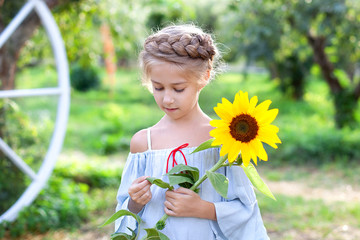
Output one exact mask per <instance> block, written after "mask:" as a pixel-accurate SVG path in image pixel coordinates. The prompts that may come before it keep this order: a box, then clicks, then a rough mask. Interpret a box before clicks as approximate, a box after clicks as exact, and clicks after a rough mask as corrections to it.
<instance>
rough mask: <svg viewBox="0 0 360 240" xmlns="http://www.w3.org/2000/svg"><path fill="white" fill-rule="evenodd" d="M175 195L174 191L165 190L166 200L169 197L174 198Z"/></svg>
mask: <svg viewBox="0 0 360 240" xmlns="http://www.w3.org/2000/svg"><path fill="white" fill-rule="evenodd" d="M176 197H177V193H175V192H174V191H166V193H165V198H166V199H167V200H169V199H172V200H175V199H176Z"/></svg>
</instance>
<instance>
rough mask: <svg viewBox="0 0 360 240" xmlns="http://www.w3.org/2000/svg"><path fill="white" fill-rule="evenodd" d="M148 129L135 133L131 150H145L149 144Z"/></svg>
mask: <svg viewBox="0 0 360 240" xmlns="http://www.w3.org/2000/svg"><path fill="white" fill-rule="evenodd" d="M146 135H147V130H146V129H143V130H140V131H138V132H137V133H135V134H134V136H133V137H132V138H131V142H130V152H132V153H139V152H145V151H146V150H147V148H148V146H147V136H146Z"/></svg>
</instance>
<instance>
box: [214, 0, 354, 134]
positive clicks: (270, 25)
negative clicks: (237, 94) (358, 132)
mask: <svg viewBox="0 0 360 240" xmlns="http://www.w3.org/2000/svg"><path fill="white" fill-rule="evenodd" d="M230 8H231V9H232V10H233V13H232V14H231V13H230V16H227V15H226V16H225V17H224V18H223V22H222V23H223V24H224V23H227V24H228V25H229V26H231V31H229V29H226V30H224V31H221V33H222V34H221V35H220V36H222V38H223V40H224V42H225V43H226V42H228V41H229V39H231V38H232V39H233V40H232V41H231V40H230V41H229V42H230V43H231V44H232V45H230V47H233V48H237V49H238V51H235V52H234V54H235V55H234V56H233V57H231V59H236V57H237V56H239V55H243V56H245V58H246V60H247V62H249V63H251V62H254V61H259V62H261V63H263V64H264V65H265V66H266V67H267V68H268V69H269V71H270V72H271V73H272V76H273V77H280V81H282V82H283V84H282V87H283V88H284V87H285V88H288V87H290V89H289V90H287V91H289V92H293V93H294V97H295V98H297V99H298V98H299V96H301V94H302V92H303V91H302V89H303V88H304V80H305V77H306V76H307V75H308V73H309V71H310V66H311V64H312V60H311V59H312V58H314V60H315V62H316V63H317V64H318V65H319V66H320V69H321V72H322V76H323V79H324V80H325V81H326V82H327V83H328V86H329V89H330V90H331V93H332V95H333V96H334V98H333V102H334V106H335V109H336V114H335V115H336V116H335V120H336V123H337V126H338V127H344V126H349V125H351V124H354V123H355V118H354V117H353V116H354V109H356V108H355V107H353V108H349V107H348V105H347V104H348V103H350V106H356V105H357V101H358V99H359V97H360V82H359V77H358V76H356V75H355V69H356V67H355V66H356V64H357V61H358V59H359V56H360V48H359V47H358V45H359V42H360V39H359V36H358V34H356V33H357V31H358V30H357V29H358V28H359V18H358V16H359V15H360V14H359V12H360V8H359V5H357V4H355V2H354V1H351V0H347V1H344V0H326V1H296V0H293V1H284V0H277V1H270V0H265V1H262V0H258V1H248V0H242V1H237V2H232V3H231V5H230ZM336 69H341V70H343V71H344V72H345V73H346V76H345V78H344V79H339V77H337V76H336V71H335V70H336ZM281 72H282V73H281ZM284 76H291V81H289V80H287V79H286V78H284ZM288 83H290V84H288ZM298 89H300V91H299V92H297V90H298ZM338 94H339V95H341V96H344V95H346V96H349V97H348V98H346V99H347V100H346V103H347V104H345V103H344V102H343V101H342V100H339V99H340V98H339V97H338V96H337V95H338ZM349 110H350V111H349ZM340 115H341V116H344V115H346V116H344V117H341V118H339V116H340Z"/></svg>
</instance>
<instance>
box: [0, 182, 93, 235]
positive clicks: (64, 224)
mask: <svg viewBox="0 0 360 240" xmlns="http://www.w3.org/2000/svg"><path fill="white" fill-rule="evenodd" d="M87 191H88V186H87V185H85V184H76V183H74V182H72V181H70V180H67V179H62V178H58V177H53V178H51V179H50V180H49V183H48V187H47V188H45V189H44V190H42V191H41V193H40V194H39V196H38V198H37V199H36V200H35V201H34V203H33V204H32V205H31V206H29V207H28V208H25V209H24V210H23V211H22V212H20V213H19V216H18V218H17V220H16V221H14V222H12V223H7V222H3V223H1V224H0V228H5V229H8V231H9V234H10V236H12V237H18V236H20V235H23V234H24V233H25V232H45V231H48V230H50V229H57V228H75V227H77V226H79V225H80V223H81V222H82V221H84V219H86V217H87V215H88V210H89V199H88V198H87V196H86V195H85V193H86V192H87ZM0 237H1V236H0Z"/></svg>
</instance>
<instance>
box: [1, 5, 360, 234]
mask: <svg viewBox="0 0 360 240" xmlns="http://www.w3.org/2000/svg"><path fill="white" fill-rule="evenodd" d="M25 2H26V1H25V0H16V1H12V0H1V1H0V31H3V30H4V28H5V27H6V26H7V24H9V22H10V21H11V19H12V18H13V17H14V16H15V15H16V13H17V12H18V11H19V9H20V8H21V7H22V6H23V5H24V3H25ZM45 2H46V3H47V4H48V5H49V7H50V8H51V11H52V13H53V15H54V17H55V20H56V21H57V24H58V25H59V28H60V31H61V34H62V37H63V39H64V43H65V47H66V52H67V57H68V60H69V64H70V79H71V87H72V90H71V107H70V115H69V121H68V126H67V132H66V138H65V141H64V145H63V149H62V152H61V155H60V157H59V159H58V161H57V163H56V167H55V169H54V172H53V174H52V176H51V177H50V179H49V181H48V184H47V187H46V188H44V189H43V190H42V191H41V193H40V194H39V196H38V197H37V198H36V200H35V201H34V202H33V204H31V206H30V207H28V208H25V209H24V210H23V211H22V212H21V213H20V214H19V217H18V218H17V219H16V221H15V222H12V223H6V222H3V223H1V224H0V239H1V238H3V239H109V236H110V234H111V233H112V232H113V226H112V225H111V226H108V227H105V228H101V229H100V228H98V226H99V225H101V224H102V223H103V222H104V221H105V220H106V219H107V218H108V217H110V216H111V215H112V214H113V213H114V211H115V206H116V193H117V188H118V186H119V184H120V181H121V172H122V168H123V166H124V163H125V160H126V157H127V154H128V152H129V143H130V139H131V136H132V135H133V134H134V133H135V132H136V131H138V130H140V129H143V128H146V127H148V126H150V125H152V124H154V123H156V122H157V121H158V120H159V119H160V118H161V117H162V115H163V113H162V112H161V111H160V110H159V109H158V108H157V106H156V103H155V101H154V100H153V98H152V95H151V94H150V93H149V92H148V91H147V90H146V89H145V88H144V87H142V86H141V83H140V72H139V70H138V63H137V56H138V53H139V51H140V49H141V46H142V42H143V40H144V39H145V37H146V36H147V35H148V34H149V33H151V32H152V31H153V30H156V29H159V28H161V27H163V26H166V25H168V24H171V23H195V24H196V25H198V26H200V27H202V28H203V29H204V30H206V31H207V32H209V33H211V34H212V35H213V36H214V38H215V39H216V42H217V43H218V47H219V49H220V50H221V52H222V55H223V60H224V63H225V67H224V71H223V72H222V73H221V74H219V75H218V76H217V78H216V79H215V80H214V81H213V82H212V83H210V84H209V85H208V86H207V87H206V88H205V89H204V90H203V92H202V94H201V96H200V105H201V107H202V109H203V110H204V111H205V112H206V113H207V114H208V115H209V116H211V117H212V118H217V116H216V115H215V113H214V111H213V107H214V106H215V105H216V104H217V103H218V102H220V101H221V98H222V97H225V98H227V99H228V100H230V101H232V100H233V96H234V94H235V93H236V92H238V91H239V90H243V91H247V92H249V95H250V96H254V95H256V96H258V98H259V101H260V102H261V101H264V100H266V99H271V100H272V104H271V105H270V108H278V109H279V115H278V117H277V119H276V120H275V122H274V124H275V125H277V126H279V128H280V132H279V134H278V135H279V137H280V139H281V140H282V142H283V143H282V144H280V146H279V148H278V149H276V150H274V149H272V148H266V150H267V152H268V154H269V161H268V162H260V163H259V164H258V167H257V168H258V171H259V172H260V175H261V176H262V177H263V178H264V180H265V182H266V183H267V184H268V185H269V187H270V189H271V190H272V191H273V193H274V195H275V197H276V198H277V201H273V200H271V199H268V198H266V197H263V196H262V195H261V194H257V195H258V201H259V205H260V208H261V211H262V215H263V219H264V223H265V226H266V228H267V230H268V233H269V236H270V238H271V239H281V240H282V239H289V240H290V239H292V240H295V239H296V240H300V239H301V240H310V239H311V240H319V239H334V240H352V239H354V240H355V239H356V240H357V239H360V205H359V202H360V186H359V183H360V175H359V171H360V166H359V160H360V125H359V123H360V104H359V97H360V2H359V1H357V0H321V1H320V0H313V1H312V0H236V1H233V0H222V1H219V0H217V1H215V0H197V1H190V0H134V1H127V0H101V1H100V0H57V1H56V0H46V1H45ZM21 26H22V27H21V28H19V30H18V35H15V34H14V35H13V36H12V38H10V39H9V40H8V41H7V42H6V44H5V45H4V46H3V47H2V48H1V49H0V65H1V66H0V78H1V90H11V89H33V88H45V87H55V86H56V85H57V74H56V67H55V61H54V58H53V53H52V49H51V46H50V43H49V40H48V38H47V36H46V32H45V30H44V28H43V27H42V26H41V24H40V22H39V20H38V19H37V17H36V14H33V15H31V16H29V17H28V18H27V19H26V20H25V21H24V22H23V24H22V25H21ZM19 36H20V37H19ZM57 104H58V98H57V97H54V96H52V97H51V96H50V97H34V98H16V99H1V100H0V137H1V138H2V139H4V140H5V141H6V142H7V143H8V144H9V145H10V146H11V147H12V149H14V150H15V151H16V152H17V153H18V155H19V156H21V158H22V159H23V160H24V161H25V162H26V163H27V164H28V165H29V166H31V167H32V168H33V169H34V171H37V170H38V169H39V166H40V165H41V163H42V161H43V159H44V156H45V154H46V151H47V149H48V146H49V141H50V138H51V135H52V133H53V129H54V120H55V117H56V107H57ZM0 168H1V173H0V214H2V213H4V212H5V211H6V210H7V209H8V208H9V207H11V206H12V204H13V203H14V202H15V201H16V200H17V199H18V198H19V196H20V195H21V194H22V192H23V191H24V190H25V189H26V188H27V186H28V184H29V183H30V179H28V177H27V176H25V175H24V174H23V173H22V172H21V171H19V170H18V169H17V167H15V166H14V165H12V163H11V162H10V161H9V160H8V159H7V157H6V156H5V155H4V154H2V153H0Z"/></svg>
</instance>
